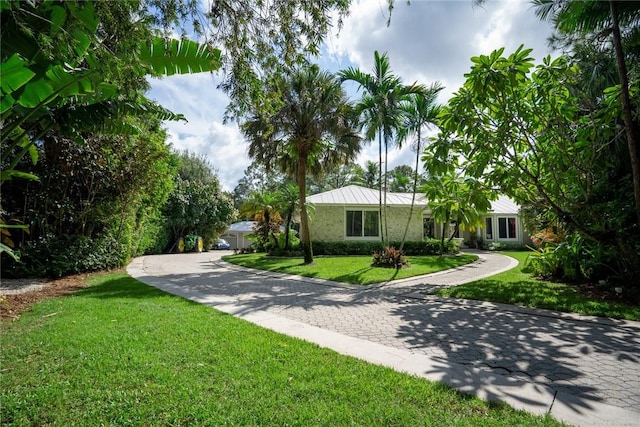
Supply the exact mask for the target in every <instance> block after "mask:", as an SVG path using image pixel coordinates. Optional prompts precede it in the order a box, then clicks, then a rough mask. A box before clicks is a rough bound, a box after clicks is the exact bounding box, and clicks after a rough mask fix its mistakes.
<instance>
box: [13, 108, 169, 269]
mask: <svg viewBox="0 0 640 427" xmlns="http://www.w3.org/2000/svg"><path fill="white" fill-rule="evenodd" d="M149 123H150V124H151V123H153V120H149ZM42 144H43V145H42V147H41V149H40V150H39V152H40V154H41V155H40V158H41V160H40V161H39V162H38V163H37V164H35V165H33V164H31V163H29V162H27V161H24V162H23V163H21V164H19V165H20V167H21V168H23V169H24V170H28V171H30V172H33V173H34V174H37V175H39V176H40V177H41V180H40V181H39V182H30V183H28V184H26V185H25V183H24V182H20V181H9V182H5V183H4V185H3V191H2V198H3V206H4V207H6V210H7V214H8V215H10V216H11V217H16V218H21V219H22V220H23V222H24V223H28V224H30V233H29V234H28V235H22V236H16V244H17V246H18V247H19V248H20V250H21V252H23V253H27V252H28V253H29V254H30V255H29V257H28V258H25V259H24V260H22V262H23V263H33V264H34V265H33V266H29V265H24V266H12V264H13V263H14V262H13V261H8V260H7V261H5V260H3V261H5V262H3V263H2V270H3V273H4V271H5V270H7V271H8V270H9V269H13V270H15V271H31V272H32V273H29V274H36V272H38V271H42V272H47V274H58V273H56V272H52V271H53V270H55V271H75V268H71V269H67V268H58V267H56V268H55V269H53V270H51V269H49V270H47V269H42V268H41V265H43V264H46V263H47V259H49V258H50V257H51V255H49V254H48V253H47V251H48V249H47V248H48V245H49V244H50V242H52V241H59V240H61V241H65V240H64V239H66V236H78V235H81V236H84V238H85V239H86V240H87V241H90V242H92V243H91V244H89V245H87V247H86V248H85V250H86V251H87V252H86V253H85V254H84V255H83V257H84V258H91V257H92V256H93V255H92V253H91V251H93V250H96V251H98V250H99V248H100V245H95V244H94V243H95V242H100V241H103V240H104V239H114V240H115V241H116V242H117V247H118V250H119V251H120V253H119V255H118V259H119V264H118V265H120V266H121V265H124V264H125V263H126V262H127V261H128V259H129V258H130V257H131V256H134V255H139V254H141V253H143V252H144V251H146V250H147V249H148V248H150V247H153V246H154V245H156V244H157V243H156V242H157V240H156V239H157V238H158V237H159V233H161V229H160V227H159V225H160V224H161V221H162V220H161V218H160V215H159V211H160V207H161V206H162V204H163V203H164V201H165V200H166V198H167V196H168V194H169V192H170V191H171V188H172V186H173V179H172V176H173V175H174V174H175V173H176V167H177V165H176V160H175V158H174V157H173V156H172V155H171V154H170V153H169V150H168V148H167V146H166V145H165V144H164V138H163V135H162V134H160V135H158V134H155V133H152V132H149V133H148V134H146V135H145V136H130V137H113V136H111V137H97V136H96V137H89V138H87V141H86V144H85V145H83V146H79V145H77V144H75V143H74V142H73V141H69V140H66V139H61V138H52V137H47V138H45V139H44V140H43V141H42ZM56 236H57V237H56ZM76 240H78V239H76ZM80 240H82V239H80ZM40 245H45V247H44V248H39V246H40ZM55 249H56V250H58V251H60V253H59V254H56V256H58V257H61V258H65V257H72V256H73V255H75V254H77V252H78V251H76V250H75V249H74V248H73V247H71V246H68V247H67V246H65V245H55ZM95 258H96V259H98V260H99V259H104V260H105V265H104V268H111V267H112V266H113V265H114V264H113V262H112V261H111V258H109V257H104V256H102V255H100V254H96V257H95ZM69 262H71V261H69ZM78 262H79V264H78V265H81V266H82V265H85V264H83V262H82V261H78ZM64 263H66V261H65V262H63V263H62V264H64ZM86 265H87V268H91V269H95V268H94V266H93V264H86Z"/></svg>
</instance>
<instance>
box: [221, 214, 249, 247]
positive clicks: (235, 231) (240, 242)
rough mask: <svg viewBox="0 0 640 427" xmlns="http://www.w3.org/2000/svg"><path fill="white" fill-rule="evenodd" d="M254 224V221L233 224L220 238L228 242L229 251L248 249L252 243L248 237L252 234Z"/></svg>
mask: <svg viewBox="0 0 640 427" xmlns="http://www.w3.org/2000/svg"><path fill="white" fill-rule="evenodd" d="M255 223H256V222H255V221H240V222H236V223H233V224H231V225H230V226H229V228H228V229H227V230H226V231H225V232H224V233H223V234H222V236H220V238H221V239H224V240H226V241H227V242H229V244H230V245H231V249H242V248H248V247H249V246H250V245H251V244H252V243H253V239H251V238H250V237H249V235H250V234H253V233H254V231H253V226H254V225H255Z"/></svg>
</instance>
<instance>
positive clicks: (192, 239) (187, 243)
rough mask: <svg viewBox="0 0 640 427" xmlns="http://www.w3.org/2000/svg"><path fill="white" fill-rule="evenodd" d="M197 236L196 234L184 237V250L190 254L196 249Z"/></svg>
mask: <svg viewBox="0 0 640 427" xmlns="http://www.w3.org/2000/svg"><path fill="white" fill-rule="evenodd" d="M197 242H198V236H197V235H196V234H187V235H186V236H185V237H184V250H185V251H187V252H190V251H192V250H194V249H195V248H196V243H197Z"/></svg>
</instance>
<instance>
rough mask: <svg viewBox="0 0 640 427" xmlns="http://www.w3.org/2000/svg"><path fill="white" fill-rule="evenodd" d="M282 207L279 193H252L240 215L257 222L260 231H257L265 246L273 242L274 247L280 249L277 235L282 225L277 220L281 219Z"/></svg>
mask: <svg viewBox="0 0 640 427" xmlns="http://www.w3.org/2000/svg"><path fill="white" fill-rule="evenodd" d="M280 205H281V195H280V193H279V192H277V191H274V192H270V191H264V192H257V191H252V192H251V193H250V194H249V198H248V199H247V201H246V202H245V203H244V204H243V205H242V208H240V215H242V216H245V217H249V218H252V219H254V220H256V221H257V224H258V227H257V228H258V229H257V230H256V231H257V234H259V235H260V239H261V240H262V243H263V244H264V245H265V246H266V245H267V243H269V242H271V244H272V245H274V247H276V248H277V247H278V237H277V236H276V233H277V232H278V231H279V229H280V224H281V222H280V221H279V220H277V218H279V216H278V210H279V209H280ZM274 220H275V222H274ZM261 222H264V224H260V223H261Z"/></svg>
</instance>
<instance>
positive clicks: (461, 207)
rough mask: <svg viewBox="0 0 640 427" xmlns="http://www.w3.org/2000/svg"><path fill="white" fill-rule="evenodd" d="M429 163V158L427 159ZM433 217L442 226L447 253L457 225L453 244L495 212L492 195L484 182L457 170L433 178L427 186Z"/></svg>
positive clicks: (442, 248)
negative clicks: (459, 233)
mask: <svg viewBox="0 0 640 427" xmlns="http://www.w3.org/2000/svg"><path fill="white" fill-rule="evenodd" d="M427 160H428V157H427ZM423 188H424V191H425V195H426V197H427V200H428V202H427V203H428V207H429V208H430V209H431V217H432V218H433V219H434V220H435V221H437V222H441V223H442V234H441V241H440V251H441V252H442V253H444V251H445V238H446V235H447V227H450V224H454V227H453V230H451V233H449V240H448V241H449V242H450V241H451V240H453V238H454V237H455V236H456V234H457V233H458V230H459V229H462V230H466V229H473V228H474V227H476V226H479V225H482V218H483V215H486V213H487V212H488V211H489V210H490V209H491V201H490V192H489V191H488V190H487V188H486V187H484V186H483V185H482V184H481V182H480V181H478V180H476V179H474V178H471V177H464V176H463V175H461V174H460V173H456V171H455V170H454V168H451V169H449V171H448V172H446V173H444V174H442V175H439V176H430V177H429V179H428V180H427V182H426V183H425V185H424V186H423Z"/></svg>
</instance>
